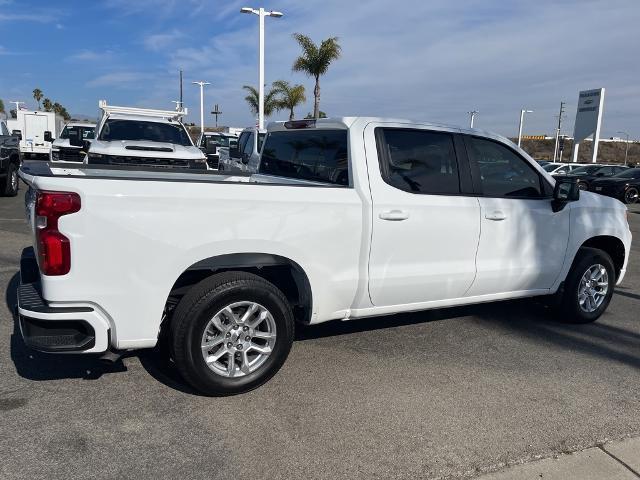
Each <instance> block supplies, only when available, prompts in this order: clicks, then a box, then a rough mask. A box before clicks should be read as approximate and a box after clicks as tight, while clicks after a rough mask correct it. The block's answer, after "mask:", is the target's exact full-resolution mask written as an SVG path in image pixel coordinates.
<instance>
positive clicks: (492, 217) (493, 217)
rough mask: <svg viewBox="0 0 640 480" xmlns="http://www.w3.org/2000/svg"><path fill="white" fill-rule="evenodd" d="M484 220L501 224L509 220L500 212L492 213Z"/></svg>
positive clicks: (486, 215)
mask: <svg viewBox="0 0 640 480" xmlns="http://www.w3.org/2000/svg"><path fill="white" fill-rule="evenodd" d="M484 218H486V219H487V220H494V221H496V222H499V221H500V220H504V219H505V218H507V216H506V215H505V214H504V212H502V211H500V210H494V211H493V212H491V213H487V214H485V216H484Z"/></svg>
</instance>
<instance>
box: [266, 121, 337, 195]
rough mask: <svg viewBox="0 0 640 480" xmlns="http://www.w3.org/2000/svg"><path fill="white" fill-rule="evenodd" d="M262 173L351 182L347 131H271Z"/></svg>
mask: <svg viewBox="0 0 640 480" xmlns="http://www.w3.org/2000/svg"><path fill="white" fill-rule="evenodd" d="M259 173H263V174H266V175H277V176H280V177H287V178H295V179H300V180H311V181H314V182H322V183H331V184H335V185H344V186H346V185H349V155H348V148H347V131H346V130H323V129H313V130H297V131H280V132H271V133H269V134H268V135H267V137H266V138H265V144H264V148H263V150H262V157H261V161H260V172H259Z"/></svg>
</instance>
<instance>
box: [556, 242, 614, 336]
mask: <svg viewBox="0 0 640 480" xmlns="http://www.w3.org/2000/svg"><path fill="white" fill-rule="evenodd" d="M594 265H602V266H603V267H604V268H605V269H606V271H607V277H608V289H607V293H606V294H605V297H604V299H603V301H602V303H601V304H600V306H599V307H597V308H596V309H595V310H594V311H593V312H588V311H585V310H584V309H583V308H582V307H581V306H580V302H579V299H578V297H579V291H578V290H579V286H580V281H581V279H582V277H583V275H584V274H585V272H586V271H587V270H588V269H589V268H590V267H592V266H594ZM615 284H616V271H615V268H614V266H613V261H612V260H611V257H610V256H609V254H608V253H607V252H604V251H602V250H599V249H597V248H587V247H583V248H581V249H580V250H579V251H578V254H577V255H576V258H575V260H574V261H573V265H572V266H571V270H570V271H569V274H568V275H567V279H566V280H565V282H564V288H563V290H562V291H561V292H559V294H558V295H559V298H558V309H557V313H558V315H557V317H558V320H560V321H561V322H563V323H591V322H595V321H596V320H597V319H598V318H599V317H600V315H602V314H603V313H604V311H605V310H606V309H607V307H608V306H609V302H610V301H611V297H612V296H613V289H614V287H615Z"/></svg>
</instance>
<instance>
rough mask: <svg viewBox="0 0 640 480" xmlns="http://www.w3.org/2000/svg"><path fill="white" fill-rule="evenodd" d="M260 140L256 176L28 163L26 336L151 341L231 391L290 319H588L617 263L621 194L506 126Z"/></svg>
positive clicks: (373, 122) (308, 130) (331, 126)
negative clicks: (526, 147)
mask: <svg viewBox="0 0 640 480" xmlns="http://www.w3.org/2000/svg"><path fill="white" fill-rule="evenodd" d="M264 142H265V143H264V147H263V149H262V153H261V160H260V164H259V170H258V172H257V173H254V174H242V173H239V174H236V175H228V174H221V173H215V172H209V171H202V172H187V171H185V172H182V171H181V172H163V171H158V170H157V169H155V170H154V169H153V168H148V169H138V170H132V169H129V168H124V167H108V166H104V165H95V166H91V165H77V164H75V165H73V164H68V165H66V166H65V165H63V164H49V165H48V164H46V163H44V164H43V163H41V164H34V163H32V162H29V163H28V164H25V165H24V166H23V167H22V169H21V176H22V178H23V179H24V181H26V182H27V183H28V184H29V185H30V190H29V193H28V195H27V211H28V217H29V221H30V224H31V227H32V230H33V235H34V245H35V249H27V250H25V252H24V254H23V259H22V264H21V285H20V286H19V293H18V296H19V299H18V301H19V315H20V323H21V328H22V334H23V337H24V339H25V341H26V343H27V344H28V345H30V346H32V347H33V348H36V349H39V350H44V351H53V352H58V351H65V352H107V351H110V350H111V351H112V353H113V351H114V350H129V349H138V348H150V347H154V346H155V345H156V344H157V343H158V342H159V339H160V340H161V341H162V343H164V340H163V339H166V343H167V344H168V346H169V348H168V349H167V350H168V354H169V355H171V356H172V358H173V360H174V362H175V365H176V366H177V368H178V370H179V371H180V373H181V374H182V376H183V377H184V378H185V380H186V381H187V382H189V383H190V384H191V385H192V386H194V387H195V388H196V389H198V390H200V391H202V392H204V393H207V394H211V395H228V394H234V393H239V392H244V391H247V390H250V389H252V388H255V387H257V386H259V385H260V384H262V383H264V382H265V381H267V380H268V379H269V378H270V377H272V376H273V375H274V374H275V373H276V372H277V370H278V369H279V368H280V366H281V365H282V364H283V362H284V361H285V359H286V357H287V355H288V353H289V350H290V348H291V345H292V342H293V338H294V325H295V323H296V322H300V323H304V324H316V323H320V322H326V321H329V320H336V319H340V320H349V319H354V318H360V317H375V316H378V315H387V314H392V313H398V312H408V311H416V310H423V309H430V308H440V307H448V306H453V305H463V304H473V303H479V302H489V301H496V300H504V299H511V298H521V297H536V296H549V299H550V300H552V301H551V302H549V303H550V304H552V305H554V306H555V307H556V310H557V311H558V312H560V313H559V314H558V315H559V318H560V319H561V320H563V321H566V322H571V323H581V322H591V321H594V320H596V319H597V318H598V317H599V316H600V315H601V314H602V313H603V311H604V310H605V309H606V308H607V306H608V304H609V301H610V300H611V296H612V294H613V289H614V286H615V285H616V283H619V282H620V281H622V278H623V276H624V274H625V269H626V265H627V260H628V255H629V247H630V242H631V233H630V231H629V226H628V223H627V220H626V208H625V206H624V205H623V204H622V203H620V202H619V201H618V200H614V199H610V198H607V197H604V196H600V195H596V194H593V193H589V192H583V191H580V190H579V189H578V187H577V185H576V183H575V182H566V181H565V182H563V181H558V182H556V181H555V180H554V179H553V178H552V177H551V176H550V175H548V174H547V173H546V172H545V171H544V170H543V169H542V168H541V167H539V166H538V165H537V164H536V162H535V161H533V160H532V159H531V158H530V157H529V156H528V155H527V154H526V153H525V152H523V151H522V150H520V149H519V148H518V147H516V146H515V145H514V144H513V143H511V142H510V141H508V140H507V139H505V138H503V137H500V136H497V135H493V134H489V133H486V132H481V131H478V130H464V129H459V128H452V127H446V126H440V125H433V124H426V123H424V124H423V123H411V122H408V121H401V120H386V119H379V118H361V117H357V118H353V117H350V118H338V119H321V120H317V121H314V120H304V121H292V122H286V123H275V124H271V125H270V126H269V128H268V133H267V136H266V138H265V140H264ZM371 321H372V322H375V321H376V320H375V319H371ZM425 348H428V345H425Z"/></svg>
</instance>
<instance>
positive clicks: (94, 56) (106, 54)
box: [66, 49, 113, 62]
mask: <svg viewBox="0 0 640 480" xmlns="http://www.w3.org/2000/svg"><path fill="white" fill-rule="evenodd" d="M111 58H113V51H111V50H105V51H103V52H98V51H95V50H87V49H83V50H80V51H79V52H77V53H74V54H72V55H69V56H68V57H67V58H66V60H67V61H80V62H104V61H107V60H110V59H111Z"/></svg>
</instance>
